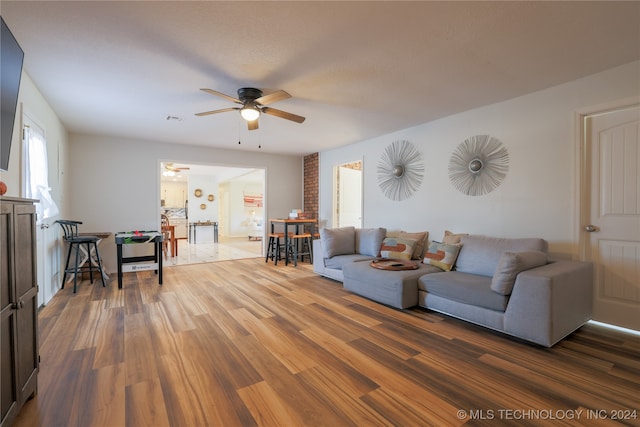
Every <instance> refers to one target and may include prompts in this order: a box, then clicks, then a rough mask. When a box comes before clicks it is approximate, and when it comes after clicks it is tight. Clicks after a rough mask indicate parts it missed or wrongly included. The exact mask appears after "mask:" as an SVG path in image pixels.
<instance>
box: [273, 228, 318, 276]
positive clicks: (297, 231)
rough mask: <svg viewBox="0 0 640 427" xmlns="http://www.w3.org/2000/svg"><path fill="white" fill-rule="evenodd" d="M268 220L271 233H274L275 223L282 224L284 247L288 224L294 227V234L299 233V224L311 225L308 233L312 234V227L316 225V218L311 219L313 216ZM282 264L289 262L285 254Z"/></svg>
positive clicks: (286, 241) (286, 239)
mask: <svg viewBox="0 0 640 427" xmlns="http://www.w3.org/2000/svg"><path fill="white" fill-rule="evenodd" d="M269 222H270V223H271V233H275V227H276V224H282V225H283V226H284V237H283V239H284V247H285V248H286V247H288V246H287V245H288V243H289V242H288V239H289V227H290V226H294V228H295V234H299V233H300V226H301V225H302V226H303V229H304V226H305V225H310V226H311V230H310V233H311V235H312V236H313V233H314V229H315V227H316V224H317V223H318V220H316V219H313V218H272V219H270V220H269ZM284 264H285V265H287V264H289V257H288V256H285V257H284Z"/></svg>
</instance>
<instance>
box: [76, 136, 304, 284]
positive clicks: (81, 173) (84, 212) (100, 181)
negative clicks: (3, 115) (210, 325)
mask: <svg viewBox="0 0 640 427" xmlns="http://www.w3.org/2000/svg"><path fill="white" fill-rule="evenodd" d="M166 159H171V160H172V161H175V162H179V163H208V164H215V165H228V166H237V167H256V168H264V169H265V170H266V200H267V206H266V213H265V214H266V215H267V216H269V217H282V216H285V215H286V214H287V212H288V211H287V209H288V207H289V206H300V205H302V188H303V187H302V184H303V183H302V161H301V158H300V157H298V156H284V155H273V154H263V153H248V152H244V151H237V150H236V151H234V150H220V149H212V148H207V147H200V146H191V145H182V144H166V143H160V142H153V141H134V140H126V139H122V138H116V137H108V136H90V135H71V139H70V162H71V164H72V165H73V169H72V170H71V171H70V175H71V176H70V178H71V187H70V191H71V194H72V197H70V199H71V209H70V212H71V213H70V215H71V216H72V217H73V218H75V219H79V220H82V221H84V225H83V231H95V232H98V231H110V232H117V231H124V230H135V229H139V230H144V229H157V228H158V227H159V221H160V219H159V215H158V209H159V208H158V207H159V206H160V166H159V163H160V161H161V160H166ZM204 194H205V197H206V195H208V194H209V193H207V192H206V191H205V193H204ZM214 194H215V195H216V196H217V194H216V193H214ZM192 200H194V199H193V197H190V198H189V216H190V218H191V213H192V211H194V210H195V209H198V210H199V208H197V206H193V205H192V202H191V201H192ZM194 204H195V202H194ZM198 205H199V203H198ZM207 210H208V209H207ZM100 253H101V255H102V256H103V258H104V262H105V265H106V268H107V270H108V271H109V272H115V271H116V249H115V243H114V239H113V238H110V239H108V241H105V242H103V244H102V245H101V248H100ZM114 279H115V274H114Z"/></svg>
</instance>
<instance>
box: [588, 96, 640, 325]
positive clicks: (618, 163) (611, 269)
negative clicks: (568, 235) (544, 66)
mask: <svg viewBox="0 0 640 427" xmlns="http://www.w3.org/2000/svg"><path fill="white" fill-rule="evenodd" d="M585 120H586V122H585V124H586V127H585V131H586V143H587V147H586V153H587V155H588V156H589V158H590V162H589V163H590V167H589V168H587V170H589V173H590V180H589V181H590V212H589V219H588V223H587V224H583V225H585V229H584V232H585V233H588V237H587V238H586V239H585V242H586V244H587V246H588V247H587V248H586V251H585V254H586V256H587V258H588V259H589V260H590V261H593V262H594V268H595V283H594V285H595V286H594V288H595V295H594V307H593V309H594V315H593V318H594V320H598V321H601V322H605V323H610V324H615V325H618V326H622V327H626V328H631V329H635V330H640V107H639V106H634V107H630V108H626V109H623V110H617V111H612V112H608V113H604V114H598V115H594V116H589V117H586V119H585Z"/></svg>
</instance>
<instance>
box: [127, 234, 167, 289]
mask: <svg viewBox="0 0 640 427" xmlns="http://www.w3.org/2000/svg"><path fill="white" fill-rule="evenodd" d="M162 241H163V236H162V233H160V232H158V231H139V232H119V233H116V250H117V253H118V288H119V289H122V273H123V272H124V273H128V272H131V271H146V270H155V272H156V274H157V275H158V284H159V285H162ZM139 243H152V244H153V255H144V256H134V257H123V256H122V245H130V244H139ZM147 261H151V262H147ZM134 263H135V264H134ZM123 264H131V265H124V266H123Z"/></svg>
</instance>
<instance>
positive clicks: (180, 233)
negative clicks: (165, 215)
mask: <svg viewBox="0 0 640 427" xmlns="http://www.w3.org/2000/svg"><path fill="white" fill-rule="evenodd" d="M169 224H171V225H175V227H176V228H175V233H176V239H186V238H187V219H186V218H169Z"/></svg>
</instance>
